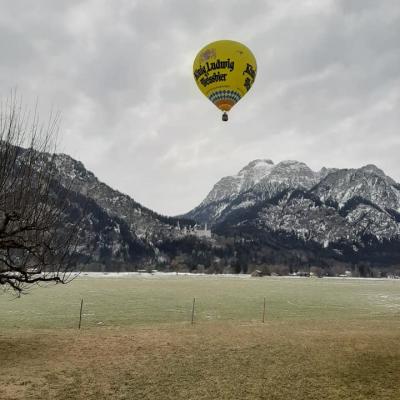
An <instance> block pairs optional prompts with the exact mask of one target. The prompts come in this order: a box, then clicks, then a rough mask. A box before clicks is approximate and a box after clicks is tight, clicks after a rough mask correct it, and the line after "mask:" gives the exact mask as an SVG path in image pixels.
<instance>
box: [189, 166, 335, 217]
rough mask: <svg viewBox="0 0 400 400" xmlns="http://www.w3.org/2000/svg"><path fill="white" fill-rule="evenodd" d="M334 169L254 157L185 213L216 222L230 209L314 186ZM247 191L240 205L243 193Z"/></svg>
mask: <svg viewBox="0 0 400 400" xmlns="http://www.w3.org/2000/svg"><path fill="white" fill-rule="evenodd" d="M332 171H333V170H332V169H327V168H323V169H321V171H319V172H314V171H312V170H311V169H310V168H309V167H308V166H307V165H306V164H304V163H302V162H298V161H291V160H289V161H282V162H280V163H278V164H277V165H274V163H273V162H272V161H271V160H254V161H252V162H250V163H249V164H248V165H246V166H245V167H244V168H243V169H241V170H240V171H239V173H238V174H237V175H233V176H226V177H224V178H222V179H221V180H220V181H219V182H217V183H216V184H215V185H214V187H213V188H212V190H211V191H210V193H209V194H208V195H207V197H206V198H205V199H204V200H203V201H202V202H201V203H200V205H199V206H198V207H196V208H195V209H193V210H192V211H189V212H188V213H187V214H186V215H185V216H186V217H188V218H193V219H195V220H198V221H200V222H207V223H211V224H213V223H214V224H215V223H216V222H219V221H221V220H223V219H224V215H226V212H227V208H229V207H230V206H232V205H233V207H234V208H240V207H249V206H251V205H254V204H256V203H257V201H259V200H266V199H268V198H271V197H273V196H275V195H276V194H277V193H279V192H281V191H282V190H285V189H289V188H292V189H310V188H311V187H313V186H314V185H315V184H316V183H318V182H319V181H320V180H321V179H322V178H324V177H325V176H326V175H327V174H329V173H330V172H332ZM245 193H247V194H248V196H244V197H243V201H242V202H241V203H239V204H236V203H237V201H236V200H237V199H238V198H239V196H241V195H243V194H245Z"/></svg>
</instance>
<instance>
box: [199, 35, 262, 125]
mask: <svg viewBox="0 0 400 400" xmlns="http://www.w3.org/2000/svg"><path fill="white" fill-rule="evenodd" d="M256 74H257V63H256V59H255V57H254V55H253V53H252V52H251V51H250V50H249V49H248V48H247V47H246V46H245V45H243V44H242V43H239V42H235V41H233V40H218V41H216V42H212V43H210V44H208V45H207V46H204V47H203V48H202V49H201V50H200V51H199V53H198V54H197V56H196V58H195V60H194V63H193V75H194V79H195V81H196V84H197V86H198V87H199V89H200V91H201V92H202V93H203V94H204V95H205V96H207V97H208V98H209V99H210V100H211V101H212V102H213V103H214V104H215V105H216V106H217V107H218V108H219V109H220V110H221V111H223V114H222V120H223V121H227V120H228V114H227V112H228V111H229V110H230V109H231V108H232V107H233V106H234V105H235V104H236V103H237V102H238V101H239V100H240V99H241V98H242V97H243V96H244V95H245V94H246V93H247V92H248V91H249V90H250V88H251V86H252V85H253V83H254V80H255V78H256Z"/></svg>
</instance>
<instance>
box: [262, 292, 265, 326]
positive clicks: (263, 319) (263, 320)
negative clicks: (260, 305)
mask: <svg viewBox="0 0 400 400" xmlns="http://www.w3.org/2000/svg"><path fill="white" fill-rule="evenodd" d="M262 322H263V323H264V322H265V297H264V310H263V318H262Z"/></svg>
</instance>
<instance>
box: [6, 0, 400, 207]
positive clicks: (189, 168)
mask: <svg viewBox="0 0 400 400" xmlns="http://www.w3.org/2000/svg"><path fill="white" fill-rule="evenodd" d="M0 9H1V13H0V51H1V55H2V58H1V63H0V93H1V96H2V97H3V96H6V95H7V94H8V93H9V91H10V89H12V88H14V87H18V91H19V93H20V95H22V96H23V97H25V98H26V100H27V101H28V102H29V101H30V100H32V99H34V98H36V97H37V98H39V101H40V104H41V109H42V113H43V114H44V115H45V116H46V114H47V113H48V111H49V109H50V107H51V106H54V107H56V108H57V109H59V110H60V111H61V112H62V116H63V120H62V128H61V135H60V136H61V138H62V142H61V149H62V150H63V151H64V152H67V153H69V154H71V155H72V156H74V157H76V158H78V159H81V160H82V161H83V162H84V163H85V164H86V166H87V167H88V168H90V169H91V170H93V171H94V172H95V173H96V175H98V176H99V177H100V179H102V180H104V181H106V182H107V183H108V184H110V185H111V186H113V187H115V188H117V189H119V190H121V191H124V192H127V193H129V194H130V195H132V196H133V197H134V198H135V199H136V200H138V201H140V202H142V203H143V204H144V205H146V206H148V207H151V208H153V209H155V210H157V211H159V212H162V213H165V214H177V213H181V212H184V211H187V210H189V209H190V208H192V207H193V206H195V205H197V204H198V203H199V202H200V201H201V200H202V198H203V197H204V196H205V195H206V194H207V192H208V191H209V190H210V188H211V186H212V185H213V184H214V183H215V182H216V181H217V180H218V179H219V178H220V177H221V176H223V175H227V174H233V173H236V172H237V171H238V170H239V169H240V168H241V167H242V166H243V165H244V164H246V163H247V162H249V161H250V160H251V159H255V158H260V157H261V158H272V159H274V160H275V161H280V160H283V159H289V158H290V159H298V160H301V161H305V162H306V163H308V164H309V165H310V166H311V167H313V168H315V169H318V168H320V167H322V166H324V165H326V166H338V167H346V166H348V167H353V166H360V165H362V164H367V163H371V162H372V163H376V164H378V165H379V166H380V167H381V168H383V169H384V170H385V171H386V172H387V173H388V174H390V175H391V176H392V177H393V178H395V179H396V180H400V165H399V163H398V153H399V146H400V136H399V126H400V117H399V115H400V112H399V108H400V107H399V106H400V72H399V71H400V50H399V48H400V47H399V45H398V38H399V37H400V3H399V2H398V1H397V0H394V1H390V0H382V1H379V2H378V1H373V0H371V1H366V0H358V1H353V0H342V1H334V0H318V1H317V0H314V1H313V0H303V1H298V0H297V1H294V0H293V1H292V0H289V1H285V2H282V1H261V0H259V1H252V2H245V1H239V0H236V1H232V0H231V1H228V0H225V1H224V0H223V1H219V2H218V4H217V5H216V3H215V2H213V1H205V0H203V1H190V2H188V1H185V0H171V1H167V0H164V1H162V0H158V1H155V0H154V1H145V0H136V1H131V0H130V1H128V0H115V1H106V0H101V1H100V0H91V1H56V2H55V1H50V0H47V1H45V0H38V1H35V2H31V1H21V0H14V1H13V2H10V1H6V0H0ZM220 38H231V39H234V40H239V41H243V42H244V43H246V44H247V45H248V46H249V47H250V48H251V49H252V50H253V52H254V54H255V55H256V57H257V61H258V67H259V69H258V76H257V80H256V83H255V85H254V87H253V89H252V91H251V92H249V94H248V96H246V98H245V99H243V100H242V101H241V102H240V103H239V104H238V106H237V107H236V108H235V109H234V110H233V111H232V113H231V114H232V115H231V118H230V122H229V123H228V124H222V122H220V115H219V113H218V111H217V110H216V109H215V108H214V107H213V105H212V104H211V103H209V102H208V101H207V100H206V99H205V98H202V96H201V94H200V93H199V92H198V90H197V88H196V87H195V84H194V82H193V79H192V73H191V69H192V60H193V58H194V56H195V54H196V52H197V51H198V49H199V48H201V47H202V46H203V45H204V44H206V43H207V42H210V41H213V40H217V39H220Z"/></svg>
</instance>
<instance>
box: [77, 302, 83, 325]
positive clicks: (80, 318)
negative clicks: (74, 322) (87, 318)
mask: <svg viewBox="0 0 400 400" xmlns="http://www.w3.org/2000/svg"><path fill="white" fill-rule="evenodd" d="M82 310H83V299H82V300H81V311H80V313H79V327H78V329H81V323H82Z"/></svg>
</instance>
